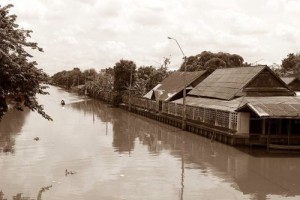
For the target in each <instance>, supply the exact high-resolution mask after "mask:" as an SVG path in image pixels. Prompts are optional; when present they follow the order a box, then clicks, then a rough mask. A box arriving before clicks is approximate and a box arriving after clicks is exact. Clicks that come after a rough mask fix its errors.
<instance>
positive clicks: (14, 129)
mask: <svg viewBox="0 0 300 200" xmlns="http://www.w3.org/2000/svg"><path fill="white" fill-rule="evenodd" d="M48 91H49V92H50V95H46V96H40V97H39V101H40V102H41V103H42V104H43V105H45V110H46V112H47V113H48V114H50V115H51V117H52V118H53V119H54V121H52V122H51V121H47V120H45V119H43V118H42V117H41V116H40V115H38V114H37V113H34V112H29V111H28V110H25V111H23V112H18V111H10V112H8V113H7V114H6V115H5V116H4V118H3V120H2V121H1V122H0V200H4V199H7V200H9V199H16V200H25V199H26V200H27V199H30V200H31V199H35V200H41V199H43V200H67V199H72V200H77V199H78V200H79V199H80V200H94V199H95V200H96V199H104V200H125V199H126V200H174V199H178V200H182V199H184V200H194V199H212V200H213V199H222V200H226V199H228V200H232V199H237V200H239V199H251V200H256V199H257V200H260V199H300V158H299V157H298V156H295V155H294V156H291V155H289V154H281V155H279V154H270V153H268V154H266V153H264V152H263V151H253V150H251V152H250V153H249V152H247V150H241V149H237V148H234V147H231V146H227V145H224V144H221V143H218V142H214V141H211V140H209V139H207V138H203V137H201V136H197V135H195V134H192V133H188V132H184V131H181V130H180V129H177V128H175V127H171V126H168V125H165V124H163V123H160V122H157V121H154V120H151V119H148V118H145V117H142V116H139V115H136V114H133V113H129V112H127V111H125V110H122V109H119V108H112V107H110V106H109V105H107V104H105V103H103V102H100V101H96V100H91V99H86V98H83V97H79V96H77V95H75V94H71V93H67V92H65V91H64V90H61V89H59V88H56V87H53V86H50V88H49V89H48ZM62 98H64V99H65V101H66V105H65V106H61V105H60V100H61V99H62Z"/></svg>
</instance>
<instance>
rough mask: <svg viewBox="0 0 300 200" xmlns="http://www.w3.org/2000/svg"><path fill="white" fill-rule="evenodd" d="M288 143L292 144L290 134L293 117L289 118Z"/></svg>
mask: <svg viewBox="0 0 300 200" xmlns="http://www.w3.org/2000/svg"><path fill="white" fill-rule="evenodd" d="M288 120H289V122H288V145H290V134H291V129H292V121H291V119H288Z"/></svg>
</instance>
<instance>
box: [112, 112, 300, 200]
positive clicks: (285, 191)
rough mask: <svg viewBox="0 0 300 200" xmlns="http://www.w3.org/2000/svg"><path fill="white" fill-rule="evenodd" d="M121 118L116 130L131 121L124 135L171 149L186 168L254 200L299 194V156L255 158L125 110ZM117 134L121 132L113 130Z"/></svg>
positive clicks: (152, 150)
mask: <svg viewBox="0 0 300 200" xmlns="http://www.w3.org/2000/svg"><path fill="white" fill-rule="evenodd" d="M116 117H117V116H116ZM121 119H123V120H120V121H121V123H117V124H115V125H117V126H119V127H118V128H117V129H114V130H115V131H119V130H124V129H125V128H126V126H128V124H129V130H130V131H129V132H128V133H130V136H128V135H127V136H126V132H125V131H123V132H122V135H123V136H122V137H123V138H128V137H130V138H131V140H132V141H134V138H138V139H139V141H140V143H141V144H144V145H147V146H148V149H149V151H150V153H153V154H159V153H160V152H161V151H162V150H169V152H170V154H171V155H173V156H175V157H178V158H182V161H184V166H185V168H189V167H191V168H193V169H195V168H198V169H199V170H201V172H202V173H207V172H208V171H209V172H210V173H212V174H214V175H216V176H218V177H221V178H222V179H224V180H225V181H226V182H229V183H231V185H232V187H234V188H236V189H237V190H240V191H242V192H243V193H244V194H250V195H251V196H252V198H253V199H266V198H267V195H268V194H274V195H284V196H295V195H300V184H299V183H300V181H299V174H300V168H299V165H300V160H299V159H297V158H286V157H271V156H270V155H267V156H262V157H254V156H251V155H249V154H245V153H243V152H241V151H239V150H238V149H236V148H234V147H231V146H227V145H224V144H220V143H217V142H211V140H209V139H207V138H203V137H201V136H198V135H195V134H191V133H187V132H182V131H181V130H179V129H176V128H173V127H170V126H168V125H165V124H162V123H158V122H155V121H153V120H150V119H148V118H144V117H142V116H138V115H135V114H129V113H126V111H124V113H123V115H122V117H121ZM126 122H127V124H126ZM122 127H124V128H122ZM118 134H120V132H119V133H114V135H118ZM183 141H184V142H183ZM183 170H184V169H183ZM293 192H294V193H293ZM295 192H296V193H295Z"/></svg>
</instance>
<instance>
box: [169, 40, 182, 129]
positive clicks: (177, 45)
mask: <svg viewBox="0 0 300 200" xmlns="http://www.w3.org/2000/svg"><path fill="white" fill-rule="evenodd" d="M168 39H169V40H174V41H175V42H176V44H177V46H178V47H179V49H180V51H181V53H182V55H183V66H184V88H183V102H182V104H183V110H182V124H181V125H182V130H185V129H186V102H185V100H186V56H185V55H184V53H183V51H182V48H181V46H180V45H179V43H178V42H177V40H176V39H175V38H171V37H168Z"/></svg>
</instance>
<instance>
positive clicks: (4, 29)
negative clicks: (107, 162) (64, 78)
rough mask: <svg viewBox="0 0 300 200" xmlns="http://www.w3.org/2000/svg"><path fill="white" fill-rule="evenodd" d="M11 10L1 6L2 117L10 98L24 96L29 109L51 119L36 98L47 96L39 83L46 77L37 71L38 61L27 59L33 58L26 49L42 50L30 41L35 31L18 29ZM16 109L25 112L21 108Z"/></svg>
mask: <svg viewBox="0 0 300 200" xmlns="http://www.w3.org/2000/svg"><path fill="white" fill-rule="evenodd" d="M11 7H13V5H11V4H9V5H7V6H4V7H1V6H0V118H1V117H2V116H3V115H4V114H5V112H6V111H7V109H8V105H7V97H8V96H10V97H13V98H17V97H20V96H22V98H24V100H25V102H24V105H25V106H26V107H28V108H30V109H31V110H32V111H37V112H38V113H39V114H41V115H42V116H43V117H44V118H46V119H48V120H51V117H50V116H49V115H47V114H46V113H45V112H44V109H43V106H42V105H39V103H38V101H37V99H36V94H47V93H46V92H45V91H44V89H45V86H42V85H40V84H39V83H40V82H41V81H42V80H43V79H44V78H45V77H46V75H45V73H44V72H43V71H42V70H40V69H37V68H36V65H37V63H36V62H35V61H29V60H28V58H30V57H32V56H31V55H30V54H29V53H28V52H27V51H26V50H25V48H26V47H27V48H31V49H34V50H38V51H41V52H42V51H43V49H42V48H40V47H38V45H37V43H33V42H28V41H27V38H30V34H31V32H32V31H31V30H24V29H20V28H19V26H18V24H16V18H17V16H16V15H10V14H9V9H10V8H11ZM16 108H17V109H19V110H22V109H23V108H22V107H21V106H20V105H18V106H17V107H16Z"/></svg>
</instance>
